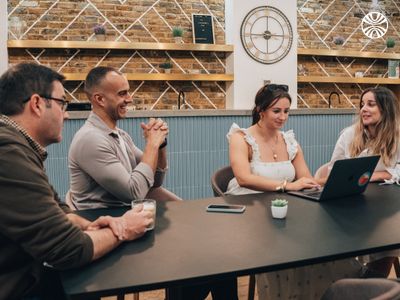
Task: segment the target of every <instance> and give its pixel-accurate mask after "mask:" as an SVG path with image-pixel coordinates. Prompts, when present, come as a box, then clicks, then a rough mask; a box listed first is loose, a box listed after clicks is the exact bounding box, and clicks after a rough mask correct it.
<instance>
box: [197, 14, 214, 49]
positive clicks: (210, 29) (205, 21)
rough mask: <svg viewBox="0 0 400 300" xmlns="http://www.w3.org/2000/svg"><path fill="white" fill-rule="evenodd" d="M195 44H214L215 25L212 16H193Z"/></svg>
mask: <svg viewBox="0 0 400 300" xmlns="http://www.w3.org/2000/svg"><path fill="white" fill-rule="evenodd" d="M192 26H193V43H195V44H214V23H213V18H212V16H211V15H202V14H192Z"/></svg>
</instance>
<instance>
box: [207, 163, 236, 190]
mask: <svg viewBox="0 0 400 300" xmlns="http://www.w3.org/2000/svg"><path fill="white" fill-rule="evenodd" d="M233 177H235V175H233V171H232V168H231V167H230V166H226V167H223V168H221V169H219V170H217V171H215V173H214V174H213V175H212V176H211V186H212V189H213V192H214V196H215V197H221V196H223V195H224V193H225V192H226V189H227V187H228V184H229V181H231V179H232V178H233Z"/></svg>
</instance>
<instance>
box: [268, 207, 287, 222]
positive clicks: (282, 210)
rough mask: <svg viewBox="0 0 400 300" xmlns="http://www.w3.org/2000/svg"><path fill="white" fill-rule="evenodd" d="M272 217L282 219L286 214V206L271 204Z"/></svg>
mask: <svg viewBox="0 0 400 300" xmlns="http://www.w3.org/2000/svg"><path fill="white" fill-rule="evenodd" d="M271 212H272V217H274V218H275V219H284V218H286V214H287V205H286V206H271Z"/></svg>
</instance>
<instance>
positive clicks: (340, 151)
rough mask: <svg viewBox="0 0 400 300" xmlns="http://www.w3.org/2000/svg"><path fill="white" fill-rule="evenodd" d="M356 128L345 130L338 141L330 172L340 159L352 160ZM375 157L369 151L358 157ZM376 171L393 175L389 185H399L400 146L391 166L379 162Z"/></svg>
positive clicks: (329, 168)
mask: <svg viewBox="0 0 400 300" xmlns="http://www.w3.org/2000/svg"><path fill="white" fill-rule="evenodd" d="M354 132H355V128H354V125H353V126H350V127H347V128H345V129H344V130H343V131H342V133H341V135H340V137H339V139H338V141H337V142H336V146H335V149H334V150H333V154H332V158H331V161H330V162H329V167H328V170H329V172H330V171H331V170H332V167H333V164H334V162H335V161H337V160H338V159H346V158H351V156H350V144H351V142H352V141H353V137H354ZM369 155H373V154H372V153H371V152H370V150H369V149H365V150H364V151H362V152H361V153H360V154H359V155H358V157H363V156H369ZM375 171H378V172H379V171H387V172H388V173H390V174H391V175H392V179H391V180H390V182H388V183H394V182H397V184H399V180H400V145H399V146H398V147H397V153H396V155H395V156H394V157H393V158H392V159H391V160H390V164H389V166H385V164H384V163H383V161H382V159H380V160H379V161H378V164H377V165H376V168H375Z"/></svg>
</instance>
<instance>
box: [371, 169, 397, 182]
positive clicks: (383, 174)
mask: <svg viewBox="0 0 400 300" xmlns="http://www.w3.org/2000/svg"><path fill="white" fill-rule="evenodd" d="M391 178H392V175H391V174H390V173H389V172H387V171H377V172H374V173H373V174H372V177H371V181H384V180H385V179H391Z"/></svg>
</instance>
